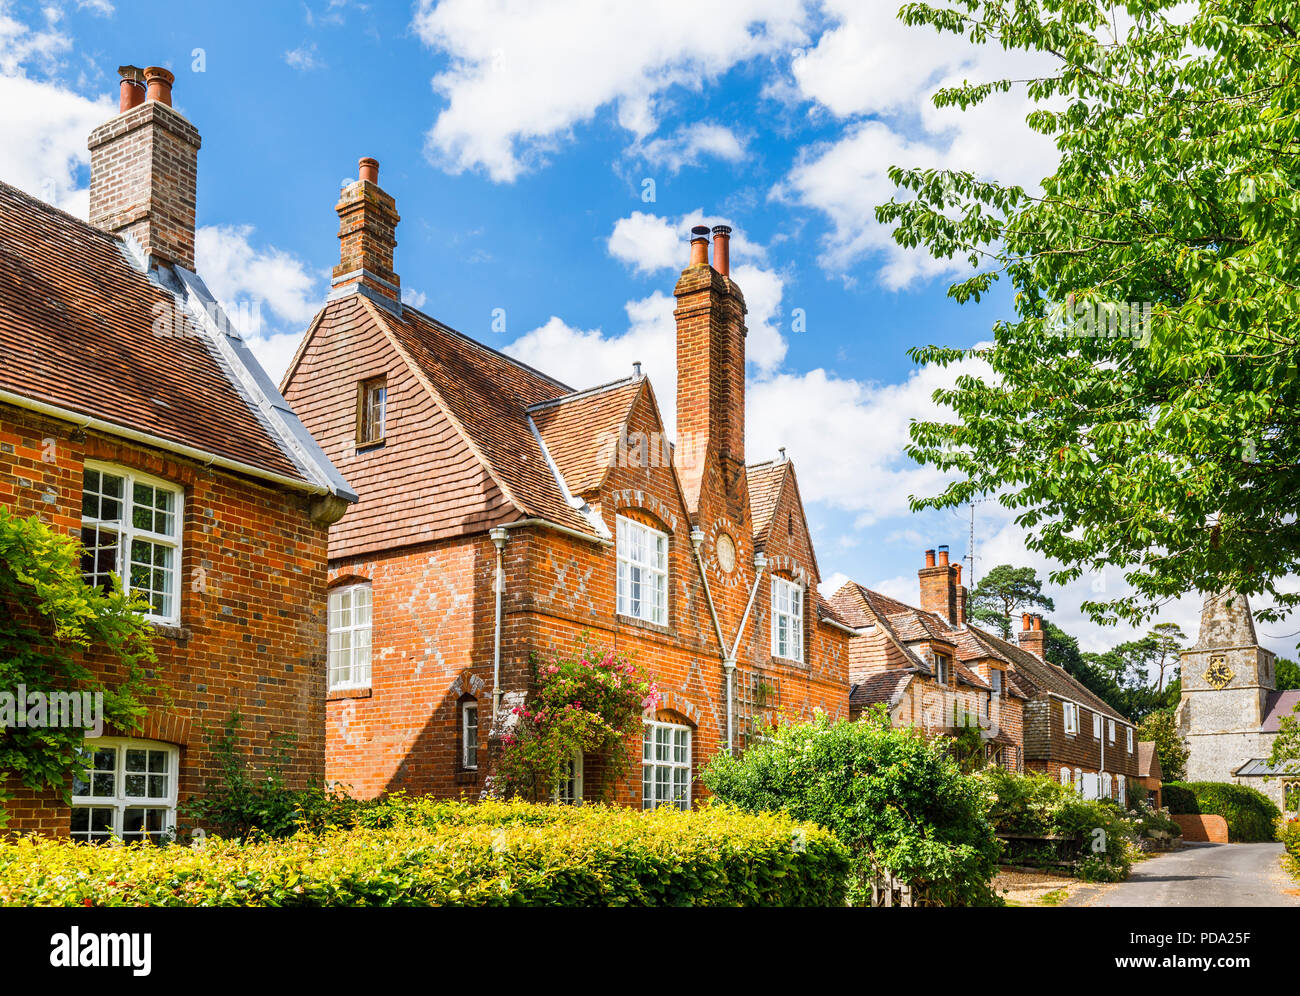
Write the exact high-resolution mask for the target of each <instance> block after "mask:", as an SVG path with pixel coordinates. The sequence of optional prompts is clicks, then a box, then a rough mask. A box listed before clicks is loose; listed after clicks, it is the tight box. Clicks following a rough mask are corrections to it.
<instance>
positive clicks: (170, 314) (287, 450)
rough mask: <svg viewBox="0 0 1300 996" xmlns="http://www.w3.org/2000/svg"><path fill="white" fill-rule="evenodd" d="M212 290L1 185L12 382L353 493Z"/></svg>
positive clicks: (3, 375) (1, 297)
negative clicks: (221, 326) (230, 329)
mask: <svg viewBox="0 0 1300 996" xmlns="http://www.w3.org/2000/svg"><path fill="white" fill-rule="evenodd" d="M205 295H206V288H205V287H203V286H202V282H201V281H198V280H197V279H196V278H195V277H194V276H193V275H192V274H189V275H187V276H185V277H182V276H181V275H180V274H179V272H178V271H173V270H171V269H167V268H163V269H156V270H154V271H152V272H151V273H150V274H149V275H148V276H146V274H145V273H144V272H143V270H142V264H141V262H140V261H137V259H136V258H135V257H134V255H133V251H132V250H131V249H130V248H129V247H128V246H127V245H126V244H125V243H124V242H123V241H122V240H121V239H119V238H117V237H115V236H112V235H109V234H108V233H106V232H103V231H100V230H99V229H97V228H94V227H92V226H90V225H88V224H86V223H85V222H83V221H80V220H79V219H77V218H74V217H72V216H71V215H69V214H65V213H64V212H62V211H59V210H57V209H55V208H52V207H50V206H49V205H47V204H44V203H42V202H40V201H38V200H36V199H35V198H32V197H29V196H27V195H26V194H24V193H22V192H21V191H19V190H17V189H15V188H14V187H11V186H9V185H8V184H5V183H0V391H4V392H6V393H8V394H9V395H11V396H14V397H13V398H12V399H11V400H13V401H14V403H17V404H21V400H19V399H25V400H29V401H31V402H36V403H39V404H43V405H46V406H49V407H50V408H53V409H56V410H58V411H60V412H69V413H73V414H74V415H81V416H85V417H86V418H88V419H93V420H97V421H99V422H102V423H106V424H107V426H108V428H106V429H105V431H110V432H111V431H112V429H113V428H120V429H124V430H129V431H131V432H133V433H137V434H142V435H144V436H147V437H151V438H154V439H157V440H160V441H162V442H161V443H160V444H159V445H162V444H164V443H165V444H171V445H173V446H176V447H177V448H179V449H181V452H187V451H200V452H201V453H203V454H215V455H216V456H217V457H219V458H223V459H225V460H227V461H231V462H233V463H234V464H236V465H237V466H238V467H240V468H251V469H252V470H253V471H254V472H257V471H260V472H264V473H269V474H273V475H276V476H277V477H281V478H285V479H287V481H288V482H289V483H291V484H301V485H302V486H303V488H304V489H305V490H312V491H325V490H335V491H337V492H339V493H346V494H348V495H350V491H348V490H347V486H346V482H344V481H342V478H340V477H338V475H337V471H334V469H333V467H332V466H330V465H329V463H328V461H327V460H325V459H324V457H323V454H320V452H319V449H318V448H317V447H316V446H315V443H314V441H312V440H311V439H310V437H309V436H307V435H306V433H305V431H303V430H302V428H301V425H300V424H298V421H297V418H296V417H295V416H294V415H293V413H292V412H291V411H290V410H289V409H288V406H287V405H285V404H284V401H283V399H281V398H280V395H279V392H278V391H276V390H275V387H274V385H272V384H270V382H269V380H267V378H266V376H265V374H264V373H263V372H262V371H261V369H260V367H257V365H256V362H255V361H253V360H252V359H251V355H250V354H248V352H247V349H246V348H245V347H244V346H243V343H242V342H241V341H240V340H239V339H238V337H237V335H228V334H226V333H225V332H223V331H213V330H212V329H211V328H209V327H208V326H207V324H205V323H202V322H201V321H200V320H199V317H198V316H199V314H200V312H199V311H197V310H193V309H191V308H190V306H189V305H187V303H186V302H187V300H188V299H190V298H191V297H198V298H200V299H201V298H202V297H203V296H205ZM160 316H165V317H166V318H167V319H168V320H169V325H168V327H166V328H165V329H163V330H162V331H161V332H160V331H159V330H158V329H157V328H156V323H157V322H158V321H159V319H160Z"/></svg>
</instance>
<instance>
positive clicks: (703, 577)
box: [691, 526, 736, 753]
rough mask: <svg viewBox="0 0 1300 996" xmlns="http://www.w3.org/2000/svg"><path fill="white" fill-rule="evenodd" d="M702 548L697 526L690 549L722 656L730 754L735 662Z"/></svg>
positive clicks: (693, 532)
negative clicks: (719, 616) (728, 647)
mask: <svg viewBox="0 0 1300 996" xmlns="http://www.w3.org/2000/svg"><path fill="white" fill-rule="evenodd" d="M703 546H704V530H702V529H701V528H700V527H699V526H693V527H692V528H691V547H692V548H693V549H694V550H695V563H696V566H698V567H699V569H700V581H702V582H703V583H704V597H705V599H706V600H707V601H708V603H709V615H710V616H712V617H713V629H714V631H715V632H716V633H717V634H718V650H719V651H720V652H721V656H722V670H723V672H724V673H725V674H726V677H727V752H728V753H730V752H731V744H732V742H733V740H734V737H733V732H734V731H733V730H732V726H733V724H734V720H733V718H732V711H731V686H732V680H731V679H732V675H734V674H735V671H736V660H735V657H734V656H728V654H727V638H726V637H725V636H723V635H722V623H720V622H719V621H718V610H717V608H715V607H714V605H713V592H712V590H710V588H709V572H708V571H706V570H705V569H704V557H703V555H702V554H701V553H700V549H701V547H703Z"/></svg>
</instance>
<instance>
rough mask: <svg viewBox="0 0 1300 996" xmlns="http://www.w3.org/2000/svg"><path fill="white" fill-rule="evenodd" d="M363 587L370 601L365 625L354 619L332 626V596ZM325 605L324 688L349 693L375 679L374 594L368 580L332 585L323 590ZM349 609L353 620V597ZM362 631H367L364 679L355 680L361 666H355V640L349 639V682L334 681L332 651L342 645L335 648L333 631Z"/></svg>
mask: <svg viewBox="0 0 1300 996" xmlns="http://www.w3.org/2000/svg"><path fill="white" fill-rule="evenodd" d="M362 589H364V590H365V591H366V592H367V593H368V595H369V600H368V603H367V605H366V608H367V609H368V610H369V612H368V618H367V620H366V623H365V625H364V627H363V626H361V625H359V624H357V623H356V622H352V623H349V624H348V625H347V626H343V627H340V628H339V629H335V628H334V612H335V607H334V599H335V598H336V597H341V596H342V595H344V594H349V595H351V594H353V593H355V592H357V591H359V590H362ZM325 606H326V621H325V631H326V651H325V685H326V691H327V692H348V691H356V690H358V689H365V688H369V687H370V686H371V682H372V681H373V680H374V670H373V668H374V629H375V595H374V588H373V585H372V584H371V583H370V581H369V580H368V579H366V580H359V581H351V582H349V583H347V584H339V585H335V586H334V587H332V588H330V589H329V591H328V592H327V593H326V599H325ZM348 612H349V613H351V614H352V615H351V618H353V619H355V613H356V600H355V597H354V598H353V599H352V600H350V602H349V605H348ZM363 630H364V632H365V633H366V634H367V636H366V646H365V650H366V662H365V680H364V681H360V680H357V677H356V676H357V673H358V668H359V667H360V665H358V664H357V662H356V656H355V654H356V650H357V645H356V643H355V642H353V641H349V644H348V653H349V655H350V656H349V663H348V669H349V673H350V675H351V677H350V679H349V680H348V681H341V682H336V681H335V680H334V673H335V671H336V670H337V668H336V665H335V663H334V661H335V654H336V653H338V652H339V651H340V650H341V649H342V648H341V647H340V648H336V647H335V646H334V635H335V634H336V633H348V634H355V633H358V632H362V631H363Z"/></svg>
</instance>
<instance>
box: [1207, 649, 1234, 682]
mask: <svg viewBox="0 0 1300 996" xmlns="http://www.w3.org/2000/svg"><path fill="white" fill-rule="evenodd" d="M1204 677H1205V681H1206V684H1208V685H1209V686H1210V687H1211V688H1220V689H1221V688H1227V687H1228V683H1229V682H1230V681H1232V679H1233V678H1235V677H1236V674H1234V673H1233V670H1232V668H1230V667H1229V666H1228V661H1227V659H1226V658H1224V657H1222V656H1220V655H1215V656H1214V657H1211V658H1210V666H1209V667H1207V668H1206V669H1205V676H1204Z"/></svg>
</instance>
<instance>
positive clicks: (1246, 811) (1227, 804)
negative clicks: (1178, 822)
mask: <svg viewBox="0 0 1300 996" xmlns="http://www.w3.org/2000/svg"><path fill="white" fill-rule="evenodd" d="M1164 802H1165V807H1166V808H1167V809H1168V810H1169V812H1171V813H1173V814H1175V815H1178V814H1193V815H1195V814H1202V815H1209V814H1215V815H1218V816H1222V817H1223V818H1224V820H1225V821H1226V822H1227V824H1228V840H1230V841H1232V842H1233V843H1234V844H1238V843H1251V842H1255V841H1262V840H1263V841H1267V840H1275V839H1276V827H1277V821H1278V820H1279V819H1281V818H1282V812H1281V810H1279V809H1278V808H1277V806H1275V805H1274V804H1273V800H1271V799H1270V798H1269V797H1268V796H1266V795H1264V793H1262V792H1260V791H1258V790H1256V789H1253V788H1249V787H1247V786H1245V785H1233V784H1231V783H1229V782H1165V784H1164Z"/></svg>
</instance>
